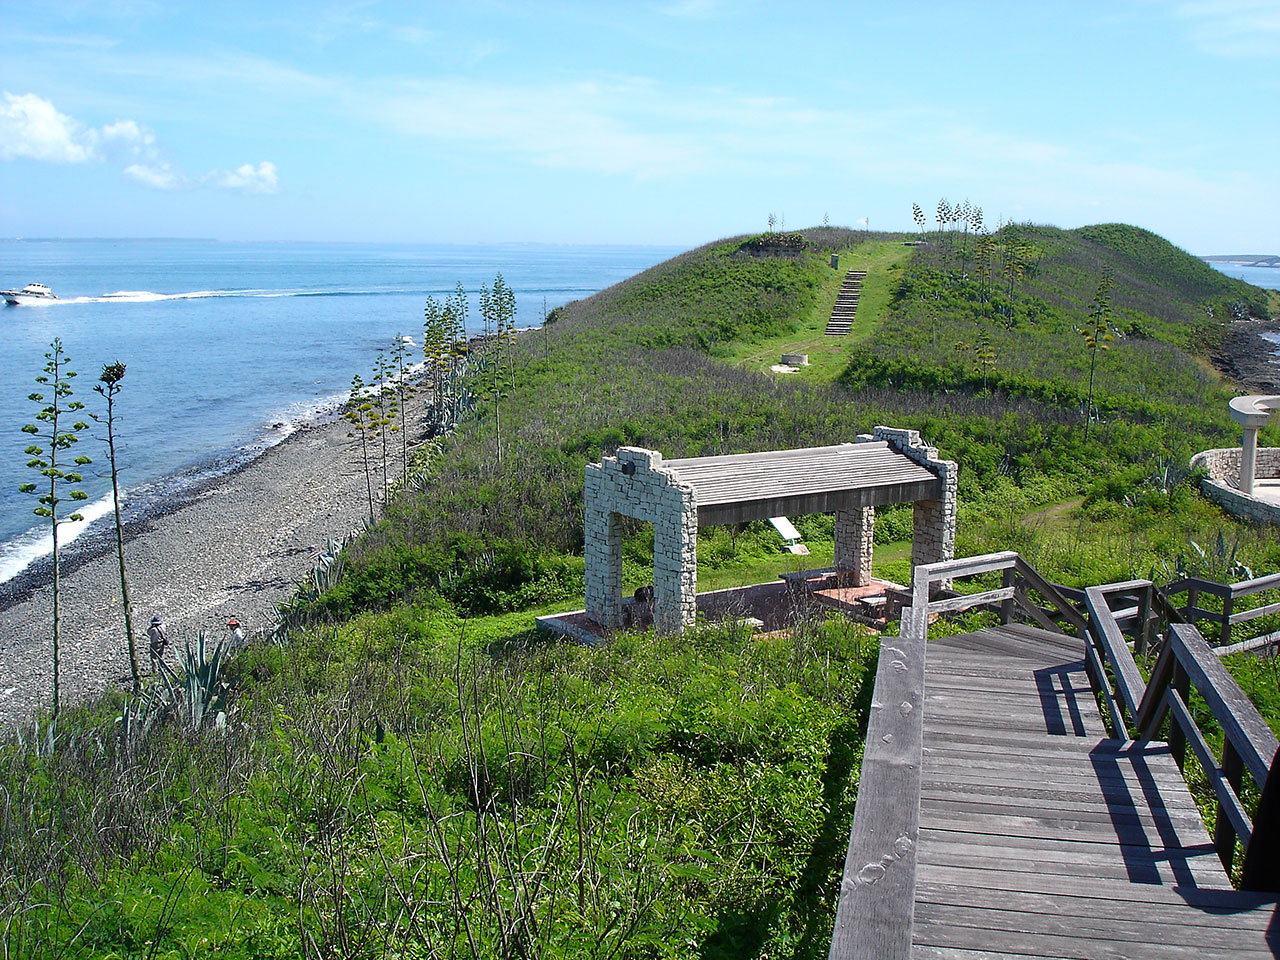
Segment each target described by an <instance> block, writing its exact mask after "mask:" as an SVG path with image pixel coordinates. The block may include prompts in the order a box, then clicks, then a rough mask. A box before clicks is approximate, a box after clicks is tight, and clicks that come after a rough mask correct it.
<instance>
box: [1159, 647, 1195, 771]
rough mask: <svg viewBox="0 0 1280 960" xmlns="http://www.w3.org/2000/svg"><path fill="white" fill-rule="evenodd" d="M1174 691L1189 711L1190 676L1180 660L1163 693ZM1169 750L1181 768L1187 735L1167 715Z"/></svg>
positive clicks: (1176, 722) (1185, 751) (1169, 693)
mask: <svg viewBox="0 0 1280 960" xmlns="http://www.w3.org/2000/svg"><path fill="white" fill-rule="evenodd" d="M1175 692H1176V693H1177V694H1178V696H1180V697H1182V702H1183V704H1184V705H1185V706H1186V707H1187V710H1188V711H1190V709H1191V704H1190V703H1188V701H1189V700H1190V699H1191V677H1190V675H1189V674H1188V673H1187V670H1186V667H1184V666H1183V665H1182V662H1181V661H1178V662H1177V663H1175V664H1174V665H1173V680H1172V681H1170V683H1169V690H1168V692H1167V693H1166V694H1165V695H1166V696H1172V695H1173V693H1175ZM1169 752H1170V753H1171V754H1173V759H1174V761H1176V762H1177V764H1178V769H1179V770H1181V769H1182V764H1183V761H1184V760H1185V759H1186V755H1187V735H1186V734H1185V733H1183V732H1182V727H1181V726H1179V725H1178V721H1177V720H1175V719H1174V718H1173V717H1172V716H1170V717H1169Z"/></svg>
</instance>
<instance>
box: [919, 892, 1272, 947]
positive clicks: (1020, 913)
mask: <svg viewBox="0 0 1280 960" xmlns="http://www.w3.org/2000/svg"><path fill="white" fill-rule="evenodd" d="M1027 899H1028V895H1025V894H1024V895H1022V896H1017V895H1012V894H1011V895H1009V896H1008V897H1007V898H1004V899H1002V901H1001V902H999V903H989V904H974V905H972V906H969V905H964V904H954V903H936V902H933V901H931V900H926V901H923V902H922V903H921V904H920V905H919V907H918V909H917V912H918V915H919V917H920V920H921V922H923V923H930V922H934V923H939V924H951V925H957V926H968V927H973V928H975V929H978V930H1000V931H1010V932H1016V933H1026V934H1034V935H1039V936H1057V937H1064V938H1070V939H1074V940H1100V941H1117V942H1119V943H1121V944H1124V948H1123V949H1129V945H1130V944H1141V945H1143V946H1144V947H1145V946H1147V945H1149V944H1151V943H1152V941H1153V940H1157V939H1158V940H1159V941H1161V942H1174V943H1177V944H1179V945H1180V946H1186V947H1197V948H1199V949H1201V950H1215V951H1216V950H1220V949H1221V948H1222V947H1224V946H1227V945H1231V946H1232V947H1233V948H1235V947H1243V948H1244V951H1245V952H1246V953H1247V952H1249V947H1250V946H1252V947H1253V950H1254V951H1255V952H1259V951H1263V950H1265V949H1266V935H1265V931H1258V930H1252V931H1250V930H1248V929H1246V928H1243V926H1242V925H1241V924H1239V923H1235V924H1233V923H1231V918H1230V917H1225V918H1222V915H1219V914H1213V913H1207V912H1199V911H1191V910H1186V909H1173V910H1170V909H1156V910H1152V911H1149V915H1143V913H1142V912H1138V914H1137V917H1138V918H1137V919H1131V916H1126V915H1125V914H1130V913H1131V911H1141V907H1142V906H1143V905H1142V904H1141V903H1140V902H1134V903H1130V904H1125V905H1124V908H1122V909H1117V907H1116V906H1115V905H1114V903H1113V904H1112V913H1111V915H1107V914H1103V915H1101V916H1098V915H1097V914H1094V915H1088V914H1076V913H1073V914H1068V915H1063V914H1059V913H1055V912H1053V910H1052V908H1053V906H1054V904H1052V903H1042V904H1041V907H1040V909H1039V910H1037V911H1034V912H1033V911H1032V910H1029V909H1022V908H1021V907H1022V905H1025V904H1026V901H1027ZM1032 899H1045V900H1047V899H1048V898H1032ZM1070 899H1071V898H1069V897H1068V898H1063V901H1066V902H1069V901H1070ZM1115 914H1121V915H1119V916H1116V915H1115ZM1178 917H1181V918H1182V919H1183V920H1190V919H1192V918H1196V919H1199V920H1201V921H1202V922H1200V923H1187V922H1183V923H1178V922H1177V920H1176V919H1175V918H1178ZM1212 920H1219V922H1216V923H1215V922H1207V921H1212ZM1153 929H1161V934H1160V935H1159V937H1153V936H1152V934H1153ZM1250 932H1252V933H1253V934H1254V936H1253V937H1249V938H1248V939H1246V936H1245V935H1246V934H1248V933H1250ZM1250 941H1252V943H1250ZM1262 955H1263V956H1269V953H1263V954H1262Z"/></svg>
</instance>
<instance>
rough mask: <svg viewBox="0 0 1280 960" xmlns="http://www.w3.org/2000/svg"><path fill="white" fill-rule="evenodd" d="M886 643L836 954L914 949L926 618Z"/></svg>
mask: <svg viewBox="0 0 1280 960" xmlns="http://www.w3.org/2000/svg"><path fill="white" fill-rule="evenodd" d="M905 619H906V620H907V622H906V623H904V624H903V633H904V636H901V637H899V638H898V639H897V641H896V642H892V641H889V640H886V641H882V642H881V646H880V657H879V662H878V663H877V666H876V685H875V691H874V694H873V700H872V705H871V717H870V720H869V722H868V725H867V739H866V747H865V752H864V754H863V760H862V773H861V778H860V779H861V785H860V789H859V795H858V804H857V809H856V812H855V814H854V819H853V828H852V830H851V832H850V837H849V849H848V851H847V853H846V856H845V864H844V873H843V880H842V882H841V885H840V901H839V906H838V907H837V909H836V923H835V931H834V933H833V935H832V940H831V953H830V956H831V958H832V960H905V958H907V957H909V956H910V952H911V929H912V924H911V917H912V913H913V910H914V896H915V867H916V845H917V834H918V832H919V825H920V762H921V757H920V748H921V742H922V739H923V736H924V727H923V710H922V709H921V699H922V695H923V690H924V671H925V639H924V629H923V626H924V620H923V617H921V618H920V623H919V629H918V630H913V629H911V628H912V627H913V626H915V624H914V623H913V621H914V617H913V616H905Z"/></svg>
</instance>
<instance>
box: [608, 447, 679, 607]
mask: <svg viewBox="0 0 1280 960" xmlns="http://www.w3.org/2000/svg"><path fill="white" fill-rule="evenodd" d="M626 470H634V472H633V473H626V472H624V471H626ZM583 499H584V501H585V516H584V528H585V529H584V533H585V536H586V541H585V559H586V611H587V616H588V617H590V618H591V619H592V620H594V621H596V622H597V623H599V624H601V625H603V626H605V627H608V628H610V629H616V628H617V627H619V626H621V623H622V534H621V525H620V524H619V520H618V518H619V516H627V517H634V518H635V519H637V520H642V521H645V522H648V523H652V524H653V616H654V624H655V626H656V627H657V628H658V629H659V630H662V631H665V632H678V631H679V630H681V629H683V627H685V626H686V625H688V624H691V623H693V620H694V616H695V614H696V613H697V609H698V601H697V581H698V558H697V546H698V506H697V503H696V502H695V499H694V495H693V488H692V487H690V486H688V485H687V484H682V483H680V482H679V481H678V480H677V479H676V476H675V474H674V473H673V472H672V471H670V470H666V469H664V468H663V467H662V455H661V454H660V453H658V452H657V451H654V450H642V449H640V448H638V447H621V448H619V449H618V455H617V456H616V457H604V458H603V459H602V460H601V462H600V463H591V464H587V468H586V478H585V486H584V489H583Z"/></svg>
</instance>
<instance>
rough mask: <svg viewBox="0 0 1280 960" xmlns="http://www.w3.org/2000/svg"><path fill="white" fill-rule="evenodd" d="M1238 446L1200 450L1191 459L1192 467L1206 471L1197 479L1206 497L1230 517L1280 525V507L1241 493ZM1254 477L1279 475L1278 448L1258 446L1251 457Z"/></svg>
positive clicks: (1279, 448)
mask: <svg viewBox="0 0 1280 960" xmlns="http://www.w3.org/2000/svg"><path fill="white" fill-rule="evenodd" d="M1240 458H1241V451H1240V448H1239V447H1227V448H1226V449H1219V450H1203V451H1201V452H1200V453H1197V454H1196V455H1195V456H1194V457H1192V458H1191V466H1192V467H1193V468H1195V467H1204V468H1205V470H1206V471H1208V476H1206V477H1205V478H1204V479H1203V480H1201V482H1200V490H1201V492H1202V493H1204V495H1205V496H1206V497H1208V498H1209V499H1210V500H1212V501H1213V502H1214V503H1216V504H1217V505H1218V506H1220V507H1222V509H1223V510H1225V511H1227V513H1229V514H1231V515H1232V516H1233V517H1240V518H1241V519H1243V520H1253V521H1255V522H1256V523H1269V524H1273V525H1275V526H1280V507H1278V506H1276V505H1275V504H1273V503H1268V502H1267V501H1265V500H1259V499H1258V498H1257V497H1251V496H1249V495H1248V494H1245V493H1241V492H1240ZM1254 476H1255V477H1256V478H1258V479H1274V478H1275V477H1280V447H1259V448H1258V452H1257V456H1256V459H1255V460H1254Z"/></svg>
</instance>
